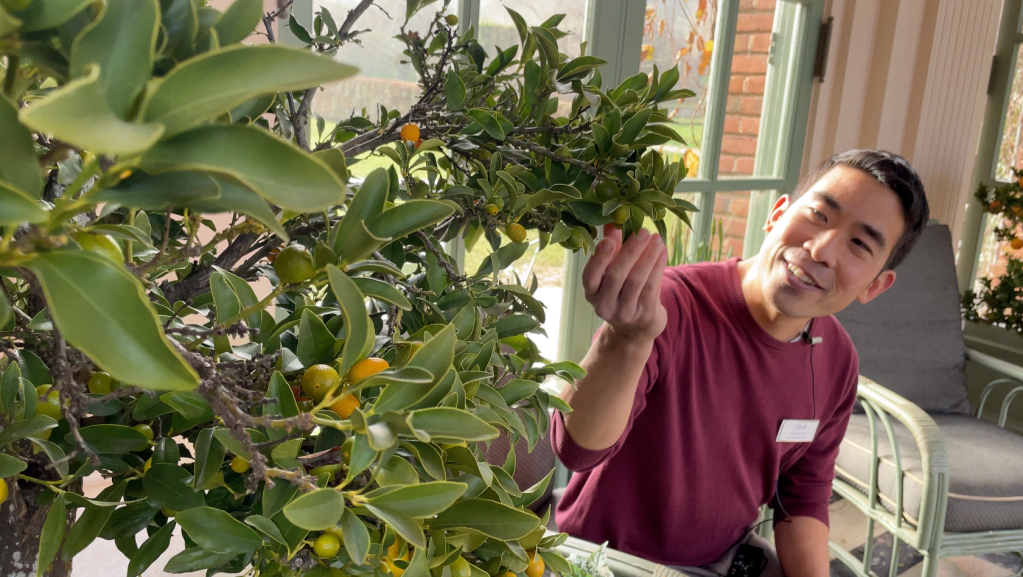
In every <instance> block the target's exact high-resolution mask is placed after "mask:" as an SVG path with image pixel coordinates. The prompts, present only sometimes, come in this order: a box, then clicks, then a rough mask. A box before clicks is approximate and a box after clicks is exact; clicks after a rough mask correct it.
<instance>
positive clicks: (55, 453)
mask: <svg viewBox="0 0 1023 577" xmlns="http://www.w3.org/2000/svg"><path fill="white" fill-rule="evenodd" d="M32 443H33V444H35V445H38V446H39V447H40V448H41V449H42V450H43V452H44V453H46V456H47V457H49V458H50V463H51V466H52V467H53V469H54V470H55V471H56V472H57V474H58V475H60V478H61V479H67V476H68V461H67V455H66V454H65V453H64V449H61V448H60V447H59V446H58V445H57V444H56V443H51V442H49V441H47V440H44V439H32Z"/></svg>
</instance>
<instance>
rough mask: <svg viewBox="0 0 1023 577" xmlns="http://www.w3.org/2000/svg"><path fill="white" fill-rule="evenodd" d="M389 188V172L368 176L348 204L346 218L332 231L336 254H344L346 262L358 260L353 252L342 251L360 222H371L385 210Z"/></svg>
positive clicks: (375, 170) (380, 169)
mask: <svg viewBox="0 0 1023 577" xmlns="http://www.w3.org/2000/svg"><path fill="white" fill-rule="evenodd" d="M389 188H390V180H389V179H388V177H387V171H386V170H384V169H383V168H377V169H374V170H373V172H370V173H369V175H368V176H366V179H365V180H363V182H362V186H360V187H359V190H358V191H357V192H356V193H355V196H354V197H352V201H351V202H350V203H349V204H348V210H347V211H346V212H345V216H344V218H342V219H341V222H340V223H339V224H338V225H337V226H335V227H334V228H333V229H332V230H331V231H330V232H331V239H332V248H333V249H334V252H335V253H337V254H344V255H345V258H346V260H349V261H350V262H351V261H355V260H358V258H356V256H355V255H354V254H352V251H351V250H344V251H343V250H342V249H343V247H344V246H345V244H347V241H348V239H349V237H351V235H352V233H353V232H354V231H355V226H356V225H357V224H358V223H359V222H362V221H368V220H371V219H373V218H375V217H376V216H377V215H379V214H380V213H381V212H382V211H383V210H384V203H385V202H387V197H388V194H389Z"/></svg>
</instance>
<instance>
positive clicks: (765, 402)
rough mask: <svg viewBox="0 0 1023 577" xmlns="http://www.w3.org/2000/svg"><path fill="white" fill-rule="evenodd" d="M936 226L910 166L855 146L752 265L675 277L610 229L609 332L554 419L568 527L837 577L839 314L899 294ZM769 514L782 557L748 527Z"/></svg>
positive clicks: (847, 373) (677, 557) (695, 561)
mask: <svg viewBox="0 0 1023 577" xmlns="http://www.w3.org/2000/svg"><path fill="white" fill-rule="evenodd" d="M928 215H929V211H928V207H927V200H926V198H925V196H924V191H923V186H922V184H921V183H920V179H919V177H918V176H917V174H916V172H915V171H914V170H913V168H912V167H911V166H910V165H909V164H908V163H907V162H906V161H905V160H904V159H902V158H901V157H899V156H897V155H894V154H890V153H886V152H877V151H870V150H853V151H849V152H845V153H842V154H838V155H836V156H834V157H832V158H831V159H830V160H828V161H827V162H825V163H824V164H823V165H822V166H821V167H819V168H818V169H816V170H815V171H813V172H812V173H811V174H809V175H807V177H806V178H804V179H803V180H802V181H801V182H800V184H799V186H797V188H796V190H795V191H794V192H793V193H792V195H791V196H783V197H781V198H780V199H779V200H778V201H777V203H776V204H775V205H774V208H773V210H772V212H771V214H770V216H769V217H768V222H767V224H766V227H765V230H767V231H768V235H767V238H766V240H765V241H764V244H763V246H762V247H761V250H760V253H759V254H758V255H757V256H756V257H754V258H753V259H750V260H739V259H732V260H729V261H726V262H719V263H703V264H699V265H691V266H681V267H672V268H668V269H665V263H666V258H667V256H666V255H667V253H666V250H665V248H664V246H663V245H662V242H661V239H660V238H659V237H658V236H656V235H652V236H651V235H649V234H647V233H646V232H645V231H641V232H639V233H638V234H635V235H633V236H632V237H631V238H629V240H628V241H627V242H625V243H624V245H623V244H622V236H621V232H620V231H617V230H615V229H614V228H611V227H608V228H606V229H605V234H606V238H605V239H604V240H602V241H601V242H600V243H599V244H598V246H597V250H596V252H595V254H594V255H593V258H592V259H591V260H590V262H589V264H588V265H587V266H586V269H585V270H584V271H583V286H584V290H585V293H586V297H587V300H588V301H589V302H590V303H591V304H592V305H593V307H594V309H595V311H596V313H597V314H598V315H599V316H600V317H601V318H602V319H604V321H605V324H604V325H603V326H602V327H601V330H600V332H599V333H598V335H597V337H596V338H595V339H594V342H593V344H592V346H591V347H590V350H589V352H588V353H587V355H586V358H585V359H584V360H583V362H582V365H583V367H584V368H585V369H586V370H587V373H588V374H587V376H586V378H584V379H582V380H580V381H579V382H578V384H577V385H578V386H577V388H575V389H573V388H571V387H569V388H567V389H566V390H565V392H564V393H563V394H562V398H563V399H564V400H565V401H566V402H568V403H569V405H571V406H572V408H573V411H572V412H571V413H566V414H561V413H558V414H557V415H556V416H555V418H554V420H553V427H552V431H553V432H552V437H551V439H552V443H553V445H554V449H555V452H556V453H557V455H558V456H559V458H560V459H561V460H562V462H564V464H565V465H566V466H567V467H568V468H569V469H572V470H574V471H576V474H575V475H574V476H573V477H572V480H571V482H570V483H569V485H568V488H567V489H566V492H565V495H564V497H563V498H562V500H561V502H560V503H559V504H558V507H557V512H556V520H557V524H558V527H559V529H561V530H562V531H566V532H567V533H569V534H572V535H574V536H577V537H580V538H583V539H586V540H589V541H594V542H598V543H601V542H604V541H609V542H610V546H611V547H614V548H616V549H619V550H622V551H625V552H627V553H631V554H633V555H637V556H640V557H643V558H646V559H649V560H651V561H654V562H657V563H661V564H664V565H669V566H675V567H678V568H684V570H685V571H687V572H689V573H690V574H696V575H706V576H708V577H710V576H713V575H715V574H717V575H724V574H726V573H727V572H728V570H729V567H730V566H731V564H732V561H733V557H735V556H736V552H737V551H739V550H740V545H741V544H747V546H746V547H743V548H742V553H743V555H747V557H748V555H750V554H752V555H753V556H754V557H755V556H756V555H758V554H759V551H760V549H750V548H749V547H748V544H752V545H758V546H760V548H761V549H764V551H763V554H764V555H765V563H766V568H765V569H764V575H765V576H766V575H778V576H780V575H782V574H783V573H784V574H785V575H788V576H789V577H825V576H827V575H828V574H829V556H828V545H827V543H828V500H829V497H830V495H831V481H832V479H833V476H834V463H835V456H836V455H837V453H838V448H839V444H840V442H841V440H842V437H843V435H844V433H845V429H846V425H847V424H848V421H849V415H850V412H851V410H852V407H853V404H854V402H855V398H856V381H857V372H858V361H857V357H856V351H855V349H854V348H853V345H852V342H851V341H850V340H849V337H848V335H847V334H846V333H845V331H844V330H843V329H842V327H841V326H840V325H839V323H838V321H837V320H836V319H835V318H834V317H833V316H832V315H833V314H834V313H835V312H838V311H840V310H842V309H844V308H845V307H846V306H848V305H849V304H850V303H852V301H854V300H858V301H860V302H861V303H867V302H869V301H871V300H873V299H874V298H876V297H877V296H878V295H880V294H881V293H883V292H884V291H885V290H887V289H888V288H889V287H891V286H892V283H894V282H895V277H896V275H895V271H894V270H893V269H894V268H895V266H896V265H898V264H899V263H900V262H902V261H903V260H904V259H905V257H906V255H907V254H908V253H909V251H910V249H912V247H913V245H914V244H915V243H916V241H917V239H918V238H919V236H920V234H921V232H922V229H923V227H924V226H925V225H926V223H927V221H928ZM769 502H770V503H771V504H772V506H773V507H774V508H775V515H774V517H775V524H776V527H775V546H776V547H777V554H775V551H773V550H771V548H770V546H769V545H767V543H766V541H764V540H763V539H760V538H759V537H758V536H756V535H755V534H753V533H752V527H751V526H752V524H753V523H754V522H755V521H756V519H757V517H758V509H759V507H760V506H761V505H763V504H765V503H769ZM757 565H758V566H757V567H754V570H755V571H754V573H753V574H754V575H755V574H756V572H757V571H759V570H760V569H761V567H760V566H759V563H757ZM779 565H780V566H779Z"/></svg>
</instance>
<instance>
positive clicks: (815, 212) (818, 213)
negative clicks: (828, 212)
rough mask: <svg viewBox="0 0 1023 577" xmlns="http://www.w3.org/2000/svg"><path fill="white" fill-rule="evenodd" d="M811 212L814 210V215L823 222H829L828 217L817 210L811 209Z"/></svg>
mask: <svg viewBox="0 0 1023 577" xmlns="http://www.w3.org/2000/svg"><path fill="white" fill-rule="evenodd" d="M810 210H812V211H813V215H814V216H816V217H817V218H819V219H820V220H821V221H822V222H828V217H826V216H824V213H823V212H821V211H819V210H817V209H816V208H811V209H810Z"/></svg>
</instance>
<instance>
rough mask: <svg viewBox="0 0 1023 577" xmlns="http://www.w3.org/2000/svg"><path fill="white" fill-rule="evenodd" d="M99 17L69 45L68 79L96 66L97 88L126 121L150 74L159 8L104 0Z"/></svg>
mask: <svg viewBox="0 0 1023 577" xmlns="http://www.w3.org/2000/svg"><path fill="white" fill-rule="evenodd" d="M102 6H103V8H102V9H101V10H100V14H99V17H98V18H96V19H95V20H93V21H92V23H90V24H89V25H88V26H87V27H86V28H85V30H83V31H82V33H81V34H79V35H78V37H77V38H75V41H74V43H73V44H72V45H71V59H70V71H71V77H72V78H79V77H82V76H86V75H87V74H88V72H87V68H88V66H89V65H91V64H95V65H97V66H99V86H100V90H101V92H102V93H103V95H104V97H105V99H106V102H107V104H108V105H109V106H110V110H111V111H113V113H114V115H116V116H118V117H120V118H127V117H128V113H129V111H130V110H131V108H132V104H133V103H134V102H135V98H136V97H137V96H138V95H139V93H141V92H142V90H143V89H144V88H145V86H146V82H147V81H148V80H149V77H150V75H151V74H152V71H153V56H154V50H155V49H156V36H157V32H158V31H159V29H160V6H159V3H158V2H157V1H156V0H107V2H106V3H104V4H103V5H102Z"/></svg>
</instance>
